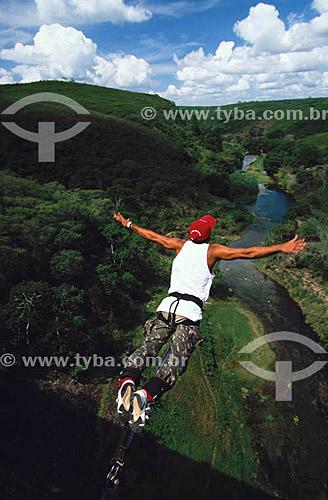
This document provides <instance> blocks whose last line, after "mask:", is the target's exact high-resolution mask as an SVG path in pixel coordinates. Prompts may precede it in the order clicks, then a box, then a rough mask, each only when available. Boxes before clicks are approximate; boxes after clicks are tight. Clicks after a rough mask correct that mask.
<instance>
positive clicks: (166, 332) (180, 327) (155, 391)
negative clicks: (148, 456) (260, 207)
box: [114, 213, 306, 432]
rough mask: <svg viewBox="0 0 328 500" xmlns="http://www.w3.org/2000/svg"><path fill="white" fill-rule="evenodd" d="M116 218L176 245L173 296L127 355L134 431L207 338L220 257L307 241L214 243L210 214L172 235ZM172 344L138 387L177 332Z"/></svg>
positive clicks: (125, 383)
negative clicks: (182, 234)
mask: <svg viewBox="0 0 328 500" xmlns="http://www.w3.org/2000/svg"><path fill="white" fill-rule="evenodd" d="M114 218H115V219H116V220H117V221H118V222H120V223H121V224H122V225H123V226H124V227H127V228H129V229H130V230H132V231H134V232H135V233H137V234H139V236H142V237H143V238H146V239H147V240H150V241H153V242H155V243H158V244H159V245H161V246H163V247H164V248H167V249H171V250H175V252H176V257H175V259H174V261H173V265H172V270H171V283H170V288H169V291H168V296H167V297H166V298H164V300H162V302H161V303H160V305H159V306H158V308H157V313H158V316H157V317H156V318H154V319H149V320H147V321H146V323H145V326H144V335H145V338H144V341H143V342H142V344H141V346H140V347H139V348H138V349H136V350H135V351H134V352H133V353H132V354H131V355H130V356H129V357H128V358H127V359H126V360H125V366H124V369H123V371H122V372H121V374H120V382H119V385H120V389H119V392H118V398H117V412H118V416H119V419H120V420H121V422H123V423H126V424H127V423H129V426H130V429H131V430H132V431H133V432H140V431H142V429H143V428H144V426H145V422H146V419H147V418H148V415H149V411H150V408H149V403H151V402H152V401H154V400H158V399H159V398H160V397H161V396H162V395H163V394H164V392H166V391H167V390H169V389H171V388H172V387H173V385H174V384H175V382H176V380H177V378H178V377H179V376H180V375H182V374H183V373H184V372H185V371H186V369H187V364H188V360H189V358H190V356H191V354H192V353H193V351H194V349H195V347H196V346H197V345H198V344H200V343H201V342H202V341H203V338H202V335H201V333H200V329H199V325H200V321H201V319H202V309H203V305H204V304H205V302H206V300H207V299H208V297H209V293H210V288H211V285H212V281H213V278H214V273H213V267H214V265H215V263H216V262H217V261H219V260H221V259H222V260H233V259H258V258H262V257H267V256H269V255H273V254H276V253H279V252H282V253H293V254H297V253H299V252H300V251H301V250H303V248H304V247H305V245H306V243H305V240H304V239H298V236H297V235H296V236H295V237H294V238H293V239H292V240H290V241H288V242H286V243H282V244H280V245H272V246H263V247H250V248H228V247H226V246H224V245H218V244H211V245H210V244H209V243H208V242H209V239H210V237H211V232H212V229H213V228H214V226H215V224H216V221H215V219H214V218H213V217H212V216H211V215H205V216H203V217H202V218H200V219H198V220H196V221H194V222H193V223H192V224H191V226H190V229H189V235H188V238H190V239H189V240H183V239H179V238H168V237H166V236H162V235H160V234H157V233H155V232H154V231H151V230H149V229H145V228H142V227H140V226H137V225H136V224H133V223H132V222H131V221H130V219H125V218H124V217H123V216H122V215H121V214H120V213H117V214H114ZM171 335H172V339H171V345H170V347H169V349H168V351H167V353H166V356H164V358H163V359H162V363H161V365H160V366H159V368H157V370H156V371H155V373H154V375H153V377H151V378H150V380H149V381H148V382H147V383H146V384H145V385H144V386H143V387H142V389H140V390H136V389H137V387H138V385H139V383H140V378H141V373H142V371H143V370H144V369H145V368H146V366H147V358H148V357H152V358H153V357H157V356H158V354H159V351H160V349H161V347H162V346H163V345H164V344H165V343H166V342H167V341H168V339H169V338H170V337H171Z"/></svg>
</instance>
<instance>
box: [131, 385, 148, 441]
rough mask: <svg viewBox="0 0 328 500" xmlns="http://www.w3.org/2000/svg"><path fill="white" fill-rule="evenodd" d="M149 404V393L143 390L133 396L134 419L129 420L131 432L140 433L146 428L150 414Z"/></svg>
mask: <svg viewBox="0 0 328 500" xmlns="http://www.w3.org/2000/svg"><path fill="white" fill-rule="evenodd" d="M148 402H149V401H148V397H147V393H146V391H144V390H143V389H141V390H140V391H136V392H135V393H134V394H133V398H132V413H131V417H132V418H131V419H130V420H129V425H130V429H131V431H133V432H136V433H139V432H141V431H142V430H143V428H144V427H145V423H146V420H147V419H148V418H149V413H150V408H149V405H148Z"/></svg>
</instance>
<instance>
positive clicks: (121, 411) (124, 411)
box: [116, 380, 136, 424]
mask: <svg viewBox="0 0 328 500" xmlns="http://www.w3.org/2000/svg"><path fill="white" fill-rule="evenodd" d="M135 390H136V386H135V384H134V382H133V380H125V382H123V384H122V385H121V387H120V390H119V391H118V396H117V400H116V403H117V413H118V418H119V419H120V421H121V422H122V423H123V424H127V423H128V422H129V420H130V419H131V413H132V398H133V394H134V392H135Z"/></svg>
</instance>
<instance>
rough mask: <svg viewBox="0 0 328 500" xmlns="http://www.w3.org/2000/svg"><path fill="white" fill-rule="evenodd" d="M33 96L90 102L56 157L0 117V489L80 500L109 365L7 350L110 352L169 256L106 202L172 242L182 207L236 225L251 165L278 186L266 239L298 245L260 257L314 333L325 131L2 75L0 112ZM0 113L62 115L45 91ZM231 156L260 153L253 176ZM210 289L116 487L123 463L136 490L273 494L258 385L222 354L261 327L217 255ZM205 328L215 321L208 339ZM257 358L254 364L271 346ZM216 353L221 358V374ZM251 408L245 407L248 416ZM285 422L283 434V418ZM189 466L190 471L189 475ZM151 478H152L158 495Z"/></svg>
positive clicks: (144, 314)
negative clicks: (36, 363) (282, 202)
mask: <svg viewBox="0 0 328 500" xmlns="http://www.w3.org/2000/svg"><path fill="white" fill-rule="evenodd" d="M38 92H54V93H58V94H61V95H65V96H67V97H70V98H72V99H74V100H76V101H77V102H78V103H79V104H81V105H83V106H84V107H85V108H86V109H87V110H88V111H89V112H90V115H88V116H86V117H80V116H79V117H78V118H79V120H81V121H83V120H84V121H91V125H90V126H89V127H88V128H87V129H86V130H85V131H84V132H82V133H81V134H80V135H78V136H77V137H75V138H74V139H71V140H69V141H66V142H62V143H58V144H56V161H55V163H39V162H38V145H37V144H35V143H32V142H27V141H25V140H23V139H20V138H18V137H17V136H15V135H13V134H12V133H10V132H9V131H8V130H7V129H5V128H4V127H2V126H1V127H2V131H1V132H2V133H1V136H0V181H1V182H0V228H1V230H0V252H1V259H0V266H1V267H0V284H1V287H0V288H1V291H0V308H1V312H0V335H1V337H0V338H1V352H0V354H3V353H12V354H14V355H15V356H16V359H17V362H16V365H15V367H10V368H7V369H6V368H4V367H0V384H1V388H2V389H3V394H4V397H5V398H6V400H7V401H8V402H9V404H8V405H4V407H3V408H2V410H1V416H2V417H3V420H4V421H5V423H6V425H5V426H4V427H3V429H2V434H1V442H3V443H4V458H5V459H4V460H3V461H2V462H1V464H0V480H2V483H1V485H0V486H1V488H2V491H4V494H5V496H4V498H6V500H7V499H8V500H12V499H13V498H15V500H17V499H22V500H23V499H24V500H36V499H40V500H41V499H44V500H49V499H51V500H52V499H63V500H66V499H67V498H70V500H73V499H75V498H79V500H81V498H83V499H84V498H85V499H86V498H92V495H96V494H97V492H98V490H99V488H100V485H101V481H102V480H103V477H104V474H105V472H106V460H108V454H109V453H110V451H109V450H112V443H113V442H115V441H116V439H117V436H118V431H119V429H118V426H117V420H116V417H115V394H116V390H117V387H116V379H115V376H116V375H117V374H118V369H117V370H110V369H107V370H106V369H105V370H88V371H84V370H83V369H82V368H81V367H78V366H75V365H73V366H71V365H70V364H68V365H67V367H65V368H64V367H61V368H58V367H56V366H55V364H52V366H51V367H47V368H43V369H41V368H40V367H37V368H36V369H29V370H28V369H26V368H25V369H24V366H23V365H22V362H21V356H22V355H37V356H43V355H48V356H55V355H61V356H69V357H72V358H73V356H74V354H75V353H81V354H82V355H83V356H88V355H93V354H94V353H97V354H98V355H100V356H109V355H111V356H114V357H115V358H116V359H118V360H119V359H121V358H122V357H123V356H124V355H126V354H127V353H128V352H129V351H131V349H132V348H133V347H134V346H135V345H137V344H138V342H139V341H140V339H141V338H142V324H143V323H144V321H145V320H146V319H147V318H148V317H150V315H151V314H153V312H154V310H155V308H156V304H157V303H158V301H159V300H160V299H161V298H162V297H163V296H164V295H165V293H166V290H167V287H168V284H169V269H170V265H171V262H172V255H170V254H169V252H168V251H166V250H163V249H162V248H160V247H156V246H154V245H150V244H149V242H147V241H145V240H143V239H141V238H140V237H138V236H137V235H136V234H134V233H132V232H130V231H128V230H127V229H125V228H122V227H121V226H120V225H119V224H118V223H117V222H115V221H114V219H113V213H114V212H115V211H120V212H122V214H124V215H126V216H129V217H130V219H131V220H132V221H133V222H136V223H138V224H139V225H141V226H144V227H148V228H150V229H153V230H155V231H158V232H159V233H161V234H165V235H167V236H174V237H181V238H183V237H184V236H185V234H186V233H187V231H188V228H189V225H190V223H191V222H192V221H193V220H194V219H196V218H198V217H199V216H201V215H204V214H205V213H210V214H212V215H214V216H216V217H217V226H216V228H215V231H214V232H213V242H215V243H222V244H228V243H229V242H231V241H233V240H237V239H238V238H239V236H240V234H241V232H242V230H243V229H244V228H245V227H246V226H248V225H249V224H250V223H251V221H252V214H251V213H250V212H249V211H248V210H247V208H246V207H245V205H246V204H247V203H250V202H251V201H253V200H254V199H256V197H257V195H258V181H261V179H262V177H264V176H265V174H263V172H262V170H265V171H266V172H267V174H268V175H269V176H270V182H272V183H277V182H278V183H279V185H280V186H281V187H283V188H284V189H285V190H287V191H289V192H290V193H291V194H292V196H293V200H294V203H293V207H292V209H291V210H290V211H289V212H288V214H287V215H286V216H285V219H284V221H283V224H282V225H280V226H278V227H276V228H275V229H274V230H273V232H272V234H271V237H270V241H272V242H273V241H274V242H275V243H279V242H283V241H286V240H287V239H289V238H290V237H293V236H294V234H295V232H297V233H298V234H299V236H300V237H305V238H306V239H307V241H308V246H307V248H306V251H305V252H304V253H302V255H297V256H276V257H272V258H271V259H269V260H268V261H267V262H266V265H265V272H267V273H268V274H270V275H272V277H273V278H274V279H276V280H278V281H279V282H280V283H281V284H282V285H283V286H285V287H287V288H288V289H289V291H290V294H291V295H292V296H293V298H294V299H295V300H297V301H298V302H299V303H300V305H301V306H302V308H303V311H304V313H305V315H306V318H307V320H308V321H309V322H310V323H311V324H312V326H313V328H314V330H315V331H316V333H317V334H318V335H319V336H321V339H322V340H323V341H324V343H327V339H328V324H327V317H326V310H327V284H326V280H327V275H328V263H327V253H328V239H327V234H328V233H327V217H326V214H327V194H328V193H327V177H328V176H327V164H328V145H327V144H328V143H327V141H326V137H328V127H327V123H326V122H325V121H321V120H318V121H315V122H306V123H301V122H299V121H297V120H295V121H293V122H289V121H283V120H282V121H277V120H270V121H265V120H262V121H258V120H254V121H231V122H229V123H225V124H224V123H220V122H218V121H215V120H203V121H197V120H196V119H195V118H193V119H190V120H182V119H180V118H177V119H175V120H171V121H170V120H165V118H164V116H163V114H162V113H161V110H163V109H172V110H175V109H177V107H176V106H175V104H174V103H172V102H170V101H167V100H164V99H162V98H160V97H159V96H156V95H148V94H141V93H132V92H126V91H121V90H115V89H108V88H102V87H96V86H92V85H85V84H77V83H74V82H55V81H54V82H38V83H33V84H23V85H22V84H16V85H2V86H0V103H1V110H4V109H5V108H6V107H8V106H9V105H10V104H12V103H13V102H15V101H17V100H18V99H21V98H22V97H25V96H28V95H31V94H34V93H38ZM146 106H151V107H153V108H154V109H156V110H157V116H156V118H155V119H154V120H151V121H146V120H144V119H142V117H141V116H140V111H141V109H143V108H144V107H146ZM238 106H239V107H241V108H242V109H250V108H252V109H254V110H256V112H257V113H260V112H261V111H263V109H268V108H272V109H288V108H292V109H298V108H301V109H304V110H305V109H307V108H308V107H309V106H314V107H317V108H318V109H324V108H325V107H326V108H327V106H328V99H316V100H315V99H307V100H299V101H279V102H270V103H257V102H255V103H240V104H239V105H238ZM225 108H226V109H227V110H229V109H230V107H228V106H227V107H225ZM6 121H15V123H17V124H19V125H20V126H21V127H23V128H26V129H28V130H31V131H37V130H38V122H40V121H47V122H49V121H53V122H55V123H56V132H59V131H62V130H66V129H67V128H69V127H71V126H72V125H74V124H75V123H76V121H77V115H76V114H74V113H72V112H71V111H70V110H69V109H68V108H66V107H65V106H63V105H60V104H53V103H42V104H41V103H39V104H37V105H36V104H33V105H30V106H28V107H26V108H24V109H22V110H21V111H19V113H17V115H15V116H14V117H13V116H11V117H8V116H7V117H6ZM246 154H254V155H257V156H258V162H259V164H260V169H259V171H258V172H255V173H254V172H253V173H252V172H248V173H247V175H245V174H244V173H243V172H241V167H242V163H243V157H244V156H245V155H246ZM265 177H266V178H267V176H265ZM268 241H269V240H268ZM281 263H283V264H284V265H283V266H280V271H279V270H278V269H277V267H278V264H279V265H280V264H281ZM282 267H283V269H284V271H283V272H281V268H282ZM212 297H213V299H212V303H211V304H209V306H208V314H207V316H206V318H205V320H204V322H203V324H202V331H203V335H204V337H206V341H205V342H204V343H203V345H202V346H201V349H200V350H199V354H198V357H197V356H196V355H195V356H194V357H193V360H192V363H191V365H190V368H189V369H188V375H187V374H186V376H184V384H185V385H184V387H185V388H186V389H185V392H184V391H183V390H182V385H183V384H182V385H181V384H180V385H179V384H177V387H176V389H175V391H172V394H170V395H169V397H168V398H164V399H163V401H161V403H160V406H159V408H158V409H155V410H154V418H153V421H152V423H151V424H150V428H149V431H148V433H147V434H146V437H143V438H140V440H139V442H138V444H139V447H138V450H139V451H138V453H136V452H135V453H134V452H133V451H132V457H133V461H134V462H133V463H134V467H133V468H132V469H131V475H130V477H129V479H128V482H127V489H126V490H125V497H124V498H126V500H130V499H131V500H132V498H139V497H138V496H134V493H131V491H130V490H129V486H132V485H133V483H134V479H135V478H136V477H138V478H139V481H141V483H140V484H141V487H140V488H141V489H140V491H139V493H138V492H137V493H136V495H138V494H140V495H142V497H143V498H144V499H146V500H148V499H149V500H167V498H168V495H170V498H172V499H178V498H181V497H183V496H188V498H197V500H198V499H199V498H204V499H205V498H206V499H212V498H213V499H214V498H217V489H218V484H219V485H220V491H221V492H222V493H223V494H224V495H225V498H227V499H230V498H231V499H232V500H233V499H235V498H236V499H237V498H238V499H239V500H240V499H244V498H245V499H246V498H254V499H255V498H260V499H261V500H264V499H266V498H273V497H275V498H278V497H279V495H280V494H281V492H280V490H279V487H278V486H277V487H276V488H273V486H272V484H274V485H275V484H278V483H279V480H278V479H277V478H274V479H272V478H271V476H270V474H269V472H268V471H267V470H265V467H264V465H262V459H263V455H265V457H266V458H268V456H270V458H271V456H274V457H275V458H277V457H276V455H277V456H278V455H279V454H281V449H280V448H279V446H280V444H279V446H278V445H277V446H278V448H277V446H276V444H277V443H280V441H279V440H280V439H281V436H282V435H283V433H284V425H285V423H284V422H283V421H282V419H281V417H280V416H279V415H276V414H275V409H274V408H273V407H272V406H270V398H269V396H268V394H270V392H269V393H268V389H267V388H265V387H264V386H263V384H262V382H261V381H259V382H258V385H257V386H256V388H255V390H254V391H253V392H252V391H251V390H250V389H249V388H248V386H247V382H245V383H244V382H242V384H243V385H242V387H241V382H240V381H241V378H240V374H239V372H238V369H237V368H236V364H237V363H236V361H235V360H234V359H233V360H232V361H231V365H229V363H228V361H229V360H228V358H229V356H230V354H229V353H230V351H231V352H232V350H234V349H235V350H237V347H236V346H238V345H239V343H240V342H241V341H242V342H244V340H245V339H248V340H252V339H253V338H254V336H258V335H262V334H263V326H262V325H261V322H260V320H259V319H258V318H257V317H256V316H255V315H252V314H251V312H250V311H248V310H247V309H246V308H244V307H243V306H242V304H241V303H239V302H238V301H237V300H235V299H234V298H233V297H232V296H231V290H227V289H226V287H224V285H223V284H222V283H221V279H220V272H219V269H217V270H216V279H215V282H214V286H213V293H212ZM232 318H233V328H231V319H232ZM213 325H219V329H220V336H218V335H217V332H216V331H215V330H214V326H213ZM241 347H242V345H240V348H241ZM260 359H262V362H263V363H265V362H267V363H268V366H269V364H270V363H272V362H273V360H274V355H273V352H272V351H271V349H269V348H268V349H267V350H266V351H265V352H264V353H263V354H261V356H260ZM222 360H223V361H222ZM221 361H222V363H223V365H225V364H226V365H227V366H229V367H230V369H231V370H230V372H229V373H228V372H227V374H226V379H225V378H224V376H223V368H222V371H221V368H220V363H221ZM113 377H114V378H113ZM243 377H245V374H244V373H243ZM200 379H201V380H202V384H203V385H202V391H200V392H201V393H202V396H199V397H198V398H197V400H196V398H195V395H194V392H193V387H194V383H195V381H196V380H200ZM108 381H109V382H108ZM218 381H219V382H220V384H219V385H218ZM270 390H271V389H269V391H270ZM271 392H272V391H271ZM179 395H180V398H181V399H180V400H179ZM271 395H272V394H271ZM219 398H221V399H220V401H221V400H222V398H223V400H224V401H225V405H224V404H223V405H221V411H220V412H218V411H217V409H215V408H216V406H218V405H217V402H218V400H219ZM212 400H214V407H213V408H214V409H213V408H212V406H213V401H212ZM211 405H212V406H211ZM230 405H231V406H230ZM204 407H206V408H207V409H208V412H209V418H208V420H207V421H206V422H205V421H204V420H202V421H200V423H199V425H198V426H193V424H192V420H191V417H190V415H193V414H194V413H196V414H198V415H201V412H202V411H203V408H204ZM161 410H163V411H161ZM252 410H254V412H255V413H256V419H255V426H254V428H252V430H250V428H249V427H248V417H249V415H251V412H252ZM164 415H165V417H164ZM231 415H233V419H232V418H231ZM252 418H253V417H252ZM294 418H295V420H294V421H293V422H294V423H293V425H294V427H293V428H292V429H291V431H290V433H291V434H293V432H296V430H297V423H298V420H297V418H298V416H297V415H296V416H295V417H294ZM277 429H278V431H277ZM277 433H278V434H279V435H278V438H277ZM163 436H165V437H163ZM261 440H262V441H261ZM276 448H277V450H276ZM18 449H20V457H21V458H19V459H18V458H17V450H18ZM264 449H265V451H263V450H264ZM259 450H260V451H259ZM275 454H276V455H275ZM63 457H64V458H63ZM264 462H265V459H264V460H263V463H264ZM172 464H173V465H172ZM172 467H173V468H172ZM145 468H147V470H148V471H149V472H150V474H149V476H145V475H144V474H143V471H144V470H145ZM182 474H184V477H186V482H185V483H184V484H181V480H180V479H181V475H182ZM199 474H202V476H204V477H205V478H206V480H204V482H205V483H206V488H205V489H204V488H203V486H202V482H200V481H199V480H198V479H199ZM168 475H170V477H171V480H172V484H174V488H175V489H174V491H172V490H171V488H170V487H169V485H168V484H167V477H168ZM91 477H92V481H91V479H90V478H91ZM149 477H156V478H157V479H156V481H157V482H156V485H157V486H158V487H159V488H162V489H163V493H162V494H161V493H159V490H158V489H156V485H153V484H152V481H151V479H149ZM72 488H73V489H74V491H73V492H72ZM165 488H166V489H165ZM160 491H161V490H160ZM300 491H301V490H300ZM68 492H69V493H68ZM141 492H142V493H141ZM259 492H260V493H259ZM272 495H273V497H272ZM122 498H123V497H122ZM140 498H141V496H140ZM280 498H286V499H287V498H292V497H288V496H286V497H284V496H280Z"/></svg>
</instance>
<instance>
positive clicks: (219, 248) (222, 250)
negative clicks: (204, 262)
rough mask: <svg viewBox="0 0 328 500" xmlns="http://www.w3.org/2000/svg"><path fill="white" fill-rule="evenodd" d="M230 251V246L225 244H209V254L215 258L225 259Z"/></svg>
mask: <svg viewBox="0 0 328 500" xmlns="http://www.w3.org/2000/svg"><path fill="white" fill-rule="evenodd" d="M228 252H229V248H228V247H226V246H225V245H219V244H213V245H210V246H209V255H210V256H211V257H212V258H213V259H224V257H225V256H226V254H227V253H228Z"/></svg>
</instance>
